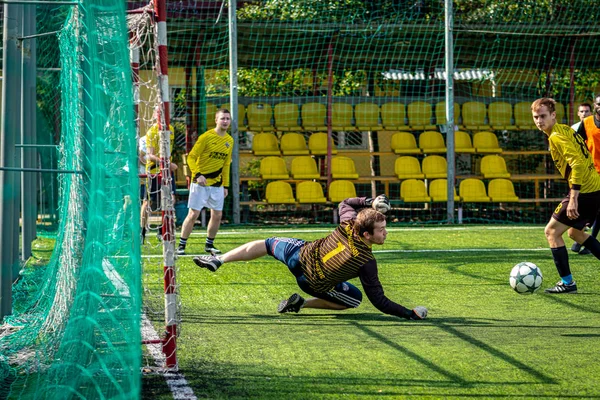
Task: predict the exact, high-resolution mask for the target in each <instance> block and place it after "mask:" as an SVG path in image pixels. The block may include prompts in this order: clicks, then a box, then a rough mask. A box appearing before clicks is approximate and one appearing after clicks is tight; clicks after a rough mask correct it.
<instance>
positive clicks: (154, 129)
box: [146, 124, 175, 174]
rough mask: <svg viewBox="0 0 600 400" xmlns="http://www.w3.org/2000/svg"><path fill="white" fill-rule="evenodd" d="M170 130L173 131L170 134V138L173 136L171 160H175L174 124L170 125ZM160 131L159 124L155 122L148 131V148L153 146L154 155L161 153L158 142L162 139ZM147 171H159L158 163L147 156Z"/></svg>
mask: <svg viewBox="0 0 600 400" xmlns="http://www.w3.org/2000/svg"><path fill="white" fill-rule="evenodd" d="M169 131H170V132H171V134H170V138H171V157H170V160H171V161H173V157H172V154H173V145H174V144H175V133H174V132H175V129H173V125H169ZM159 133H160V132H159V131H158V124H154V125H152V126H151V127H150V129H148V131H147V132H146V149H149V148H153V149H154V155H155V156H159V154H160V148H159V145H158V142H159V140H160V134H159ZM146 160H147V161H146V171H148V172H150V173H152V174H156V173H157V172H158V165H157V164H156V163H155V162H154V161H152V160H150V159H148V158H146Z"/></svg>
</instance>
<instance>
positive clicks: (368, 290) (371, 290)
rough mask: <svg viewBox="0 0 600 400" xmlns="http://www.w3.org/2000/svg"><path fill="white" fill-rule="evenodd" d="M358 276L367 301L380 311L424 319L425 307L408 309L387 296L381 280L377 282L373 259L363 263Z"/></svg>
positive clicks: (375, 266) (407, 317)
mask: <svg viewBox="0 0 600 400" xmlns="http://www.w3.org/2000/svg"><path fill="white" fill-rule="evenodd" d="M358 276H359V278H360V283H361V284H362V287H363V289H364V291H365V294H366V295H367V297H368V298H369V301H370V302H371V304H373V306H375V308H377V309H378V310H379V311H381V312H382V313H384V314H389V315H395V316H397V317H401V318H406V319H424V318H425V317H426V316H427V309H426V308H425V307H416V308H415V309H414V310H410V309H408V308H406V307H404V306H402V305H400V304H398V303H395V302H393V301H392V300H390V299H388V298H387V296H386V295H385V293H384V291H383V287H382V286H381V282H379V276H378V273H377V262H376V261H375V260H371V261H369V262H368V263H366V264H365V265H363V266H362V268H361V270H360V272H359V275H358Z"/></svg>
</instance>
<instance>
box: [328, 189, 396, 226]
mask: <svg viewBox="0 0 600 400" xmlns="http://www.w3.org/2000/svg"><path fill="white" fill-rule="evenodd" d="M376 199H380V200H381V201H384V202H386V203H387V204H388V205H389V204H390V202H389V200H388V198H387V196H386V195H384V194H382V195H379V196H377V197H376V198H375V199H371V198H368V197H351V198H348V199H346V200H344V201H342V202H341V203H340V204H339V205H338V214H339V216H340V221H342V222H343V221H348V220H351V219H354V218H356V215H357V214H358V212H359V211H360V210H362V209H363V208H367V207H374V206H373V202H374V201H375V200H376ZM378 211H381V210H378ZM384 214H385V212H384Z"/></svg>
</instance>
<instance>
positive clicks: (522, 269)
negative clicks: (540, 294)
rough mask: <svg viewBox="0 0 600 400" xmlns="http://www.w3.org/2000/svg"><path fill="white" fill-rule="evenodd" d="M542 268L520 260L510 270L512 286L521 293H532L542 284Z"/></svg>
mask: <svg viewBox="0 0 600 400" xmlns="http://www.w3.org/2000/svg"><path fill="white" fill-rule="evenodd" d="M543 279H544V278H543V277H542V270H541V269H539V268H538V267H537V265H535V264H534V263H530V262H520V263H518V264H517V265H515V266H514V267H513V269H512V271H510V278H509V282H510V287H511V288H513V289H514V290H515V292H517V293H519V294H532V293H534V292H535V291H536V290H538V289H539V288H540V286H542V281H543Z"/></svg>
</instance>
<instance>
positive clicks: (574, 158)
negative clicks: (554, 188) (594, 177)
mask: <svg viewBox="0 0 600 400" xmlns="http://www.w3.org/2000/svg"><path fill="white" fill-rule="evenodd" d="M568 134H572V135H573V136H572V137H573V139H574V140H569V138H568V137H567V136H566V135H564V136H563V135H553V136H552V137H551V140H552V141H553V143H554V145H555V146H556V149H557V150H558V152H560V153H561V154H562V156H563V158H564V159H565V162H566V163H567V165H568V166H569V167H570V173H569V176H568V177H566V178H568V180H569V184H570V185H569V186H570V187H571V189H575V190H579V189H581V184H582V183H583V177H584V175H585V160H586V158H588V157H590V153H589V151H588V149H587V146H586V144H585V142H584V141H583V138H582V137H581V136H579V135H577V134H574V133H573V130H570V132H569V133H568Z"/></svg>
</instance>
